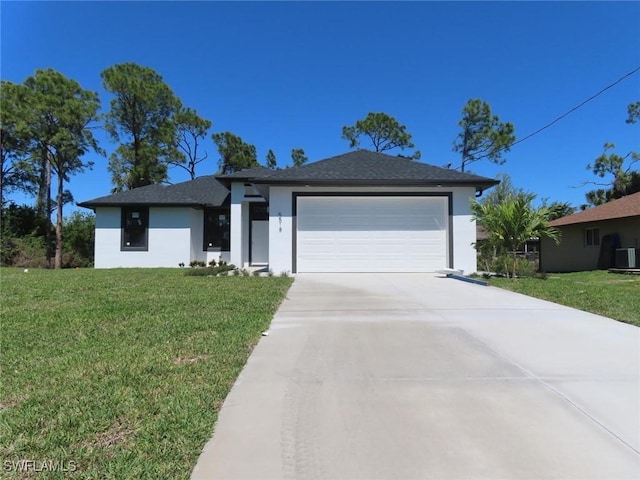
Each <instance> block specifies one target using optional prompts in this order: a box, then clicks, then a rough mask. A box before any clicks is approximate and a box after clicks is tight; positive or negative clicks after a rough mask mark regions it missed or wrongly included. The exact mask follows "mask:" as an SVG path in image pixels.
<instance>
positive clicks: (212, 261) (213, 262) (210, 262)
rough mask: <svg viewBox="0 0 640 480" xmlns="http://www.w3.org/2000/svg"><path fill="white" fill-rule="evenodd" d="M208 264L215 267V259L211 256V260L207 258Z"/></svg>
mask: <svg viewBox="0 0 640 480" xmlns="http://www.w3.org/2000/svg"><path fill="white" fill-rule="evenodd" d="M209 266H210V267H215V266H216V261H215V259H213V258H212V259H211V260H209Z"/></svg>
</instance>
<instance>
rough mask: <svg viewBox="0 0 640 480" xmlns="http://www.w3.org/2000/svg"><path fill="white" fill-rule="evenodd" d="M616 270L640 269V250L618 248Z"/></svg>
mask: <svg viewBox="0 0 640 480" xmlns="http://www.w3.org/2000/svg"><path fill="white" fill-rule="evenodd" d="M616 268H640V248H617V249H616Z"/></svg>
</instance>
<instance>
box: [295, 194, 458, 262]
mask: <svg viewBox="0 0 640 480" xmlns="http://www.w3.org/2000/svg"><path fill="white" fill-rule="evenodd" d="M297 202H298V203H297V233H296V235H297V239H296V240H297V244H296V245H297V247H296V248H297V271H298V272H433V271H435V270H438V269H441V268H445V267H447V258H448V257H447V245H448V234H447V230H448V218H449V217H448V212H447V198H446V197H424V196H422V197H387V196H371V197H361V196H357V197H298V199H297Z"/></svg>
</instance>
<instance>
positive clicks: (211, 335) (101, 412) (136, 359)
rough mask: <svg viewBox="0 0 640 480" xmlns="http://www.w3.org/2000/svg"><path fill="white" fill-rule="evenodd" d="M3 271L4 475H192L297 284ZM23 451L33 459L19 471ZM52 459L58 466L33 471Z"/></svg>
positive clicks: (137, 272) (163, 273)
mask: <svg viewBox="0 0 640 480" xmlns="http://www.w3.org/2000/svg"><path fill="white" fill-rule="evenodd" d="M0 275H1V278H0V280H1V291H0V295H1V297H0V300H1V303H0V315H1V316H0V318H1V321H2V325H1V337H0V338H1V350H0V366H1V368H2V373H1V381H2V384H1V390H0V408H1V411H0V459H2V462H3V464H2V465H1V466H0V468H2V475H0V476H1V477H3V478H32V477H34V476H37V478H66V477H67V476H77V478H96V479H98V478H99V479H103V478H114V479H160V478H167V479H168V478H171V479H180V478H183V479H187V478H189V475H190V471H191V470H192V468H193V467H194V465H195V463H196V460H197V458H198V455H199V454H200V451H201V449H202V447H203V446H204V444H205V443H206V441H207V440H208V439H209V438H210V436H211V433H212V427H213V425H214V423H215V421H216V418H217V412H218V410H219V408H220V406H221V405H222V402H223V400H224V398H225V397H226V395H227V393H228V392H229V389H230V388H231V386H232V385H233V383H234V381H235V379H236V377H237V376H238V374H239V372H240V370H241V369H242V367H243V366H244V364H245V362H246V360H247V357H248V356H249V354H250V352H251V350H252V349H253V347H254V345H255V344H256V342H257V341H258V339H259V338H260V333H261V332H262V331H264V330H265V329H266V328H267V327H268V325H269V323H270V320H271V318H272V316H273V313H274V312H275V310H276V309H277V307H278V305H279V304H280V302H281V301H282V299H283V298H284V295H285V293H286V292H287V290H288V289H289V286H290V285H291V283H292V279H291V278H282V277H271V278H259V277H188V276H185V271H184V270H179V269H123V270H62V271H52V270H30V271H29V272H28V273H24V272H23V271H22V270H15V269H2V270H1V271H0ZM22 460H32V461H34V462H35V467H34V464H26V465H28V466H29V471H27V472H25V471H23V472H22V473H20V472H19V471H17V469H16V462H20V461H22ZM43 462H53V463H50V464H48V465H53V466H54V467H55V468H54V469H57V470H58V472H56V473H48V472H43V473H35V472H34V469H35V468H38V469H40V470H42V469H43ZM55 462H57V467H56V463H55ZM44 469H45V470H46V469H47V464H45V465H44ZM65 469H66V470H69V472H66V473H65V472H63V471H62V470H65ZM73 470H75V472H72V471H73Z"/></svg>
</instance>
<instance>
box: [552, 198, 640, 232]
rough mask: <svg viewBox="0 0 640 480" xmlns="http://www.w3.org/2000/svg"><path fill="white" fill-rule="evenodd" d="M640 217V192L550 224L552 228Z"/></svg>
mask: <svg viewBox="0 0 640 480" xmlns="http://www.w3.org/2000/svg"><path fill="white" fill-rule="evenodd" d="M637 216H640V192H638V193H634V194H632V195H627V196H626V197H622V198H618V199H617V200H612V201H610V202H608V203H605V204H604V205H599V206H597V207H593V208H589V209H587V210H583V211H582V212H578V213H574V214H573V215H567V216H566V217H562V218H558V219H556V220H553V221H551V222H549V225H551V226H552V227H561V226H563V225H573V224H575V223H587V222H598V221H602V220H611V219H614V218H626V217H637Z"/></svg>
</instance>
